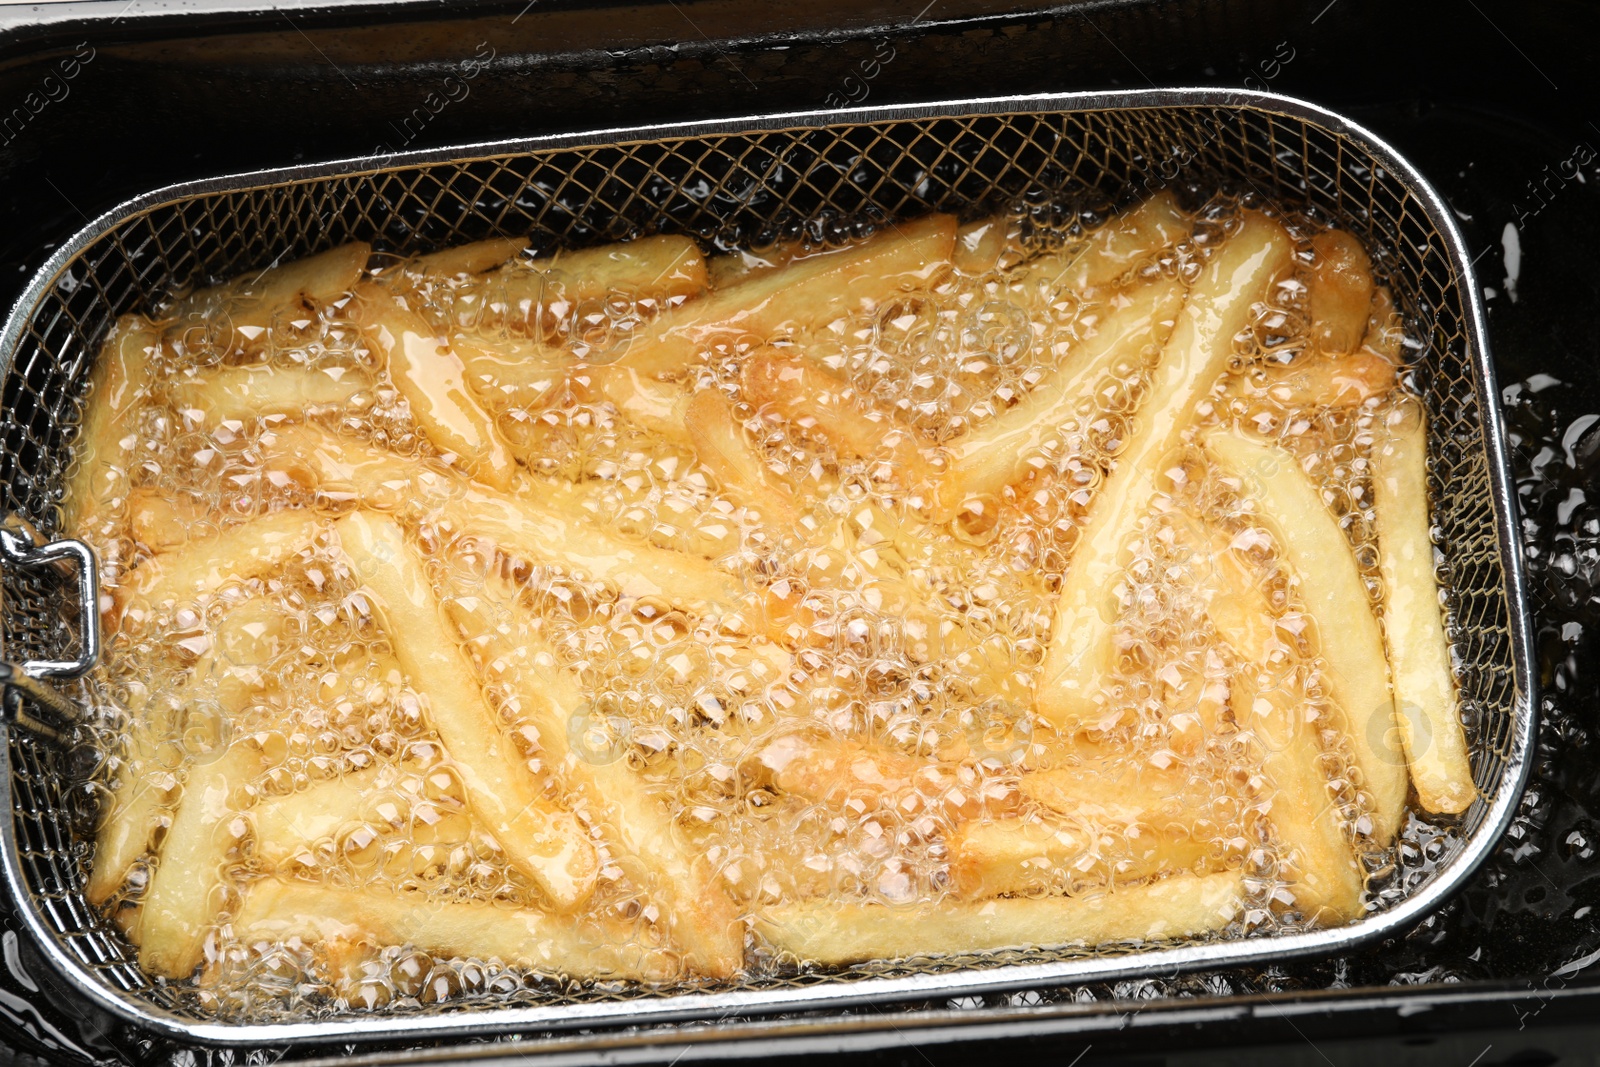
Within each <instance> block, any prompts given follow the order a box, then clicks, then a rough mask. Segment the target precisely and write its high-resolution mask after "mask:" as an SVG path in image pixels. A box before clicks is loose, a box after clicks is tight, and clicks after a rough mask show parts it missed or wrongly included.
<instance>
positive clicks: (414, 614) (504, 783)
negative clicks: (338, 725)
mask: <svg viewBox="0 0 1600 1067" xmlns="http://www.w3.org/2000/svg"><path fill="white" fill-rule="evenodd" d="M335 529H336V530H337V532H338V534H339V543H340V546H341V547H342V548H343V549H344V551H345V554H346V555H347V556H348V557H349V560H350V563H351V567H352V569H353V570H354V571H355V572H356V574H358V575H359V576H360V579H361V582H362V584H363V586H364V587H365V588H366V589H367V590H369V591H370V592H371V593H372V595H373V597H374V599H375V601H376V603H374V604H373V611H374V612H375V614H376V615H377V616H378V618H379V620H380V621H381V623H382V625H383V629H384V632H385V633H387V634H388V635H389V640H390V641H391V643H392V644H393V645H394V653H395V658H396V659H397V660H398V661H399V662H400V666H401V667H402V668H403V669H404V670H405V672H406V674H407V675H408V676H409V677H410V678H411V679H412V682H413V684H415V685H418V686H422V687H425V689H426V695H427V699H428V717H429V720H430V722H431V724H432V726H433V728H434V730H435V731H437V732H438V734H439V739H440V741H442V742H443V743H444V747H445V750H446V751H447V752H448V753H449V754H450V757H451V759H452V760H454V761H455V763H456V765H457V767H458V768H459V769H460V771H461V775H462V778H463V780H464V781H465V783H466V788H467V795H468V797H469V798H470V802H471V804H472V808H473V811H474V812H475V813H476V814H477V816H478V818H479V819H480V820H482V822H483V825H484V827H485V828H486V829H488V830H489V832H491V833H492V834H494V836H495V837H496V838H497V839H498V840H499V842H500V844H501V846H502V847H504V848H505V850H506V852H507V853H508V854H509V855H510V856H511V858H512V861H513V862H514V863H516V864H517V865H518V866H519V867H521V868H522V869H523V870H524V871H526V872H527V874H528V875H529V876H530V877H532V878H533V879H534V880H535V881H536V882H538V883H539V885H540V887H541V888H542V889H544V890H545V892H546V893H548V894H549V896H550V898H551V900H553V901H554V902H555V903H556V904H557V905H558V906H559V907H561V908H564V909H568V908H572V907H575V906H576V905H578V904H580V903H582V902H583V901H584V900H585V899H587V898H588V896H589V894H590V893H591V892H592V891H593V889H594V885H595V879H596V876H597V873H598V870H599V861H598V858H597V857H596V855H595V851H594V846H593V845H592V844H590V843H589V840H588V838H587V837H586V836H585V835H584V833H583V828H582V827H581V826H580V825H579V824H578V821H577V819H576V818H575V817H574V816H573V815H572V813H571V812H568V811H564V810H562V809H561V808H558V807H556V806H555V805H554V804H552V803H551V802H550V801H548V800H546V799H545V797H544V794H543V791H542V790H541V788H540V784H539V782H538V781H537V780H536V779H535V778H534V777H533V775H532V774H531V773H530V771H529V770H528V768H527V767H526V766H524V765H523V764H522V763H521V761H520V760H519V759H518V758H517V756H516V753H515V751H514V750H513V749H512V747H511V743H510V741H509V740H508V739H507V738H505V737H503V736H502V735H501V732H500V729H499V726H498V724H497V721H496V718H495V715H494V712H493V710H492V709H491V708H490V707H489V706H488V705H487V704H486V703H485V701H484V697H483V693H482V691H481V689H480V688H479V686H478V683H477V681H476V679H474V678H473V675H472V664H471V661H470V660H469V659H468V658H467V656H466V653H465V652H464V651H463V650H462V649H461V647H460V645H459V644H458V643H457V641H456V639H455V636H454V635H453V634H451V633H450V632H449V631H448V630H447V629H446V627H445V621H444V618H443V608H442V606H441V605H440V603H439V600H438V597H437V596H436V595H435V594H434V591H433V587H432V585H430V584H429V582H428V576H427V573H426V572H425V571H424V569H423V563H422V560H421V559H420V558H419V557H418V556H417V554H416V550H415V549H413V548H412V547H411V545H410V544H409V543H407V541H406V539H405V535H404V534H403V533H402V532H401V530H400V527H399V526H397V525H396V524H395V522H394V520H392V519H389V518H387V517H384V516H381V515H376V514H371V513H364V512H355V513H353V514H350V515H346V516H345V517H344V518H342V519H339V520H338V521H337V523H336V524H335Z"/></svg>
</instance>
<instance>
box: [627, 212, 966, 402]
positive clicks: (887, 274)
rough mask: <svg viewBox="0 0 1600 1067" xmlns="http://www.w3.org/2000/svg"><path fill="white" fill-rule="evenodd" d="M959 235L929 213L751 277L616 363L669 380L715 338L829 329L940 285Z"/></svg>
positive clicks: (697, 305) (947, 219) (642, 340)
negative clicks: (899, 295)
mask: <svg viewBox="0 0 1600 1067" xmlns="http://www.w3.org/2000/svg"><path fill="white" fill-rule="evenodd" d="M955 235H956V220H955V219H954V218H952V217H951V216H949V215H928V216H925V217H923V218H921V219H917V220H915V221H913V222H903V223H899V224H895V225H890V226H888V227H887V228H885V229H884V230H883V231H881V232H880V233H878V234H876V235H875V236H873V237H871V238H869V239H868V240H866V241H863V242H862V243H860V244H858V245H854V246H852V247H850V248H846V249H843V250H841V251H838V252H832V253H828V254H826V255H817V256H807V257H806V258H804V259H799V260H796V261H794V262H793V263H790V264H789V265H787V266H785V267H783V268H782V269H779V270H771V271H764V272H762V273H759V274H754V275H751V276H749V277H747V278H745V279H744V280H743V281H741V282H738V283H736V284H734V285H730V286H729V287H727V288H726V289H719V290H715V291H713V292H712V293H710V294H709V295H707V296H706V297H705V299H703V300H697V301H694V302H693V303H690V304H687V305H685V306H684V307H682V308H678V309H674V310H672V311H669V312H667V313H666V314H663V315H662V316H660V317H659V318H657V319H656V320H655V321H654V322H653V323H651V324H650V326H649V327H648V328H647V329H646V330H644V331H643V332H641V333H640V334H639V335H638V336H636V337H635V339H634V341H633V343H632V344H631V345H630V346H629V348H628V351H627V352H626V353H625V354H624V355H623V356H622V358H621V359H619V360H617V361H616V364H615V365H617V366H621V367H626V368H628V369H629V370H634V371H638V372H639V373H640V374H643V375H645V376H646V377H654V378H665V377H670V376H672V375H675V374H678V373H680V372H681V371H682V370H683V369H684V368H685V367H686V366H688V364H689V363H690V362H691V361H692V360H693V359H694V358H695V356H696V355H697V354H698V353H699V352H700V351H701V349H702V348H703V347H704V346H705V345H706V344H707V343H708V342H709V341H710V339H711V338H713V337H717V336H728V335H746V336H750V335H753V336H755V337H759V338H761V339H763V340H765V339H768V338H771V337H774V336H777V335H779V334H785V333H796V334H798V333H804V332H806V331H807V330H812V329H817V328H820V327H823V326H826V325H827V324H828V323H830V322H832V321H833V320H835V319H837V318H839V317H840V316H841V315H845V314H847V313H849V312H851V311H854V310H856V309H857V308H862V307H871V306H873V305H876V304H878V303H881V302H882V301H884V300H887V299H889V298H890V297H891V296H893V295H894V294H895V293H896V292H898V291H900V290H901V289H903V288H906V287H908V286H920V285H927V284H929V283H930V282H932V281H934V280H935V279H936V278H937V277H938V276H939V275H940V274H941V273H942V272H943V271H944V270H946V269H948V267H949V263H950V254H951V250H952V248H953V246H954V243H955Z"/></svg>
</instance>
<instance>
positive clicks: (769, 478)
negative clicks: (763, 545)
mask: <svg viewBox="0 0 1600 1067" xmlns="http://www.w3.org/2000/svg"><path fill="white" fill-rule="evenodd" d="M683 423H684V429H685V430H686V431H687V433H688V436H689V445H690V447H691V448H693V449H694V452H695V455H696V456H697V457H699V459H700V464H701V466H703V467H705V468H706V470H708V471H710V472H711V473H712V475H713V476H714V477H715V478H716V479H717V485H718V486H719V487H720V488H721V489H722V491H723V492H724V493H726V494H727V495H728V496H729V497H730V498H732V499H733V501H734V503H736V504H742V505H743V506H745V507H747V508H749V509H751V510H752V511H754V512H756V513H757V514H759V515H760V516H761V521H762V522H763V523H764V524H766V525H767V526H770V527H772V528H773V529H774V530H776V531H778V532H780V533H781V532H785V531H789V530H792V529H794V528H795V527H796V526H797V525H798V524H799V522H800V510H799V507H798V505H797V504H796V502H795V499H794V493H793V491H792V490H791V489H790V488H789V486H788V485H787V484H785V483H784V482H783V481H782V480H781V479H780V478H779V477H778V476H777V475H776V474H774V473H773V472H772V471H771V470H769V469H768V468H767V465H766V463H765V462H764V461H763V459H762V457H761V454H760V453H759V452H757V451H756V450H755V449H754V448H753V447H751V445H750V443H749V442H748V441H746V440H745V436H744V427H742V426H740V425H739V423H738V421H737V420H735V419H734V417H733V407H732V405H730V404H729V403H728V401H727V399H726V398H725V397H723V396H722V394H721V393H718V392H715V391H713V390H710V389H706V390H702V391H701V392H698V393H695V394H694V395H693V396H692V397H690V398H689V402H688V403H687V404H686V405H685V407H684V412H683Z"/></svg>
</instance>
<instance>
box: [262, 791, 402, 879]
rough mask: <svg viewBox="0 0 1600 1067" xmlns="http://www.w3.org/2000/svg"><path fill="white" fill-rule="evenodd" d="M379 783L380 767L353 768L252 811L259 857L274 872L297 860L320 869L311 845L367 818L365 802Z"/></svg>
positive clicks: (313, 845) (266, 801) (265, 801)
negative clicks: (363, 814)
mask: <svg viewBox="0 0 1600 1067" xmlns="http://www.w3.org/2000/svg"><path fill="white" fill-rule="evenodd" d="M378 781H379V772H378V770H377V769H376V768H370V767H369V768H367V769H365V770H360V771H347V772H345V773H344V774H341V775H340V776H339V777H337V778H330V779H328V780H327V781H323V782H317V783H315V784H313V785H312V786H311V787H310V788H308V789H302V790H300V791H298V792H295V793H290V794H289V795H288V796H284V797H276V798H274V799H272V800H264V801H262V802H261V803H260V804H257V805H256V806H255V807H254V808H253V809H252V810H251V812H250V822H251V828H252V830H253V831H254V833H255V859H256V860H257V862H259V863H261V864H262V865H263V866H265V867H266V868H267V869H268V870H271V871H277V870H282V869H284V868H286V867H289V866H290V865H292V864H293V863H294V862H295V861H296V860H297V859H299V860H302V861H303V863H304V865H305V866H307V867H315V866H316V861H315V858H314V857H312V856H311V855H310V851H311V849H312V848H313V847H315V846H316V844H317V843H318V842H319V841H321V840H323V839H325V838H329V837H332V836H334V834H336V833H338V832H339V831H340V830H342V829H344V828H345V827H348V826H351V825H352V824H353V823H355V822H356V821H357V820H358V819H359V818H360V817H361V806H362V804H363V803H365V801H366V798H367V797H368V796H370V795H371V794H372V793H373V792H375V791H376V790H377V789H378Z"/></svg>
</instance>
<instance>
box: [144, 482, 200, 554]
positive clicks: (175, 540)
mask: <svg viewBox="0 0 1600 1067" xmlns="http://www.w3.org/2000/svg"><path fill="white" fill-rule="evenodd" d="M210 519H211V509H210V508H208V507H206V506H205V505H204V504H202V503H200V502H199V501H196V500H194V499H193V498H191V497H187V496H169V495H167V494H165V493H162V492H161V491H159V490H156V489H135V490H134V491H133V492H131V493H129V494H128V534H129V536H131V537H132V538H133V540H134V542H135V543H136V544H139V545H143V546H144V547H145V548H147V549H149V550H150V551H151V552H153V553H155V554H157V555H160V554H161V553H163V552H170V551H172V550H173V549H175V548H181V547H182V546H184V545H186V544H188V543H189V542H190V540H192V539H194V538H195V537H196V536H197V535H198V534H200V533H201V532H202V531H203V530H204V526H203V525H202V524H204V523H207V522H209V521H210Z"/></svg>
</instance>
